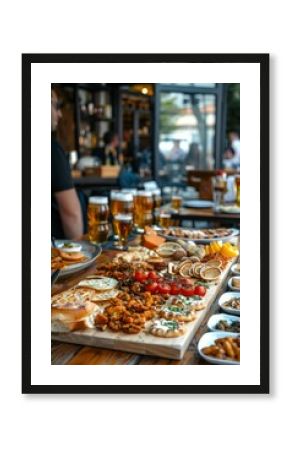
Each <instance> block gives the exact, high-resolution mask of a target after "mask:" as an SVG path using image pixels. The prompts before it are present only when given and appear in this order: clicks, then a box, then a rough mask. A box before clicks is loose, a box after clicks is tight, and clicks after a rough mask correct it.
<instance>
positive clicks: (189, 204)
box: [183, 200, 214, 208]
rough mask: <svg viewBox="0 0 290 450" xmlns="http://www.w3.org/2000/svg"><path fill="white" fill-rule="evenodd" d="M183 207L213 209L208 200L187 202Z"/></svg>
mask: <svg viewBox="0 0 290 450" xmlns="http://www.w3.org/2000/svg"><path fill="white" fill-rule="evenodd" d="M183 206H184V207H185V208H213V206H214V203H213V202H211V201H209V200H187V201H185V202H184V203H183Z"/></svg>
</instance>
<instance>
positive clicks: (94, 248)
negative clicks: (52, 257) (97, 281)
mask: <svg viewBox="0 0 290 450" xmlns="http://www.w3.org/2000/svg"><path fill="white" fill-rule="evenodd" d="M66 242H69V240H66V239H63V240H56V241H55V245H56V247H60V246H61V244H64V243H66ZM74 242H76V243H77V244H80V245H81V248H82V250H81V251H82V253H83V254H84V255H85V256H86V258H87V259H86V260H85V261H82V262H80V263H76V264H70V265H69V266H67V267H64V269H61V271H60V274H59V278H63V277H66V276H68V275H72V274H75V273H78V272H81V271H82V270H84V269H86V268H87V267H89V266H90V265H91V264H92V263H93V262H94V261H95V260H96V259H97V258H98V257H99V256H100V254H101V253H102V247H101V246H100V245H98V244H96V245H94V244H91V243H90V242H88V241H74Z"/></svg>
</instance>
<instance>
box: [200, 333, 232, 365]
mask: <svg viewBox="0 0 290 450" xmlns="http://www.w3.org/2000/svg"><path fill="white" fill-rule="evenodd" d="M231 336H232V337H238V336H239V333H227V332H224V331H211V332H210V333H205V334H204V335H203V336H201V338H200V340H199V343H198V346H197V349H198V352H199V354H200V356H201V357H202V358H203V359H205V360H206V361H207V362H209V363H211V364H223V365H224V364H226V365H235V366H236V365H239V364H240V362H239V361H231V360H229V359H219V358H215V357H213V356H208V355H205V354H204V353H203V351H202V349H203V348H205V347H209V346H210V345H213V344H214V341H215V340H216V339H219V338H224V337H231Z"/></svg>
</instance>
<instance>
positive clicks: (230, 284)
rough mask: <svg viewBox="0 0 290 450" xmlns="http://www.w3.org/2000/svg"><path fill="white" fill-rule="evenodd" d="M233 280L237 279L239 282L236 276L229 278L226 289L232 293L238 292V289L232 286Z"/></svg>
mask: <svg viewBox="0 0 290 450" xmlns="http://www.w3.org/2000/svg"><path fill="white" fill-rule="evenodd" d="M233 278H235V279H237V278H238V279H239V280H240V277H238V276H234V277H232V278H230V279H229V281H228V287H229V289H231V290H232V291H237V292H240V288H238V287H235V286H233Z"/></svg>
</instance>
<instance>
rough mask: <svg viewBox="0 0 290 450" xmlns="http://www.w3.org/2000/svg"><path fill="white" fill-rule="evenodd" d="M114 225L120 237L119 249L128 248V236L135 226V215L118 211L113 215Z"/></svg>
mask: <svg viewBox="0 0 290 450" xmlns="http://www.w3.org/2000/svg"><path fill="white" fill-rule="evenodd" d="M113 226H114V230H115V231H116V234H117V236H118V238H119V242H118V245H117V246H116V247H117V248H118V249H119V250H126V249H127V244H128V236H129V234H130V233H131V231H132V228H133V215H132V214H123V213H118V214H116V215H115V216H114V217H113Z"/></svg>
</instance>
